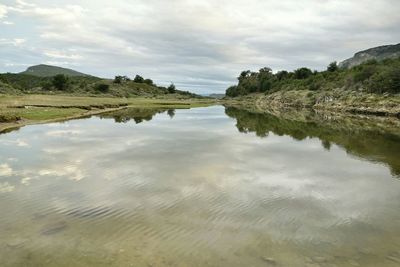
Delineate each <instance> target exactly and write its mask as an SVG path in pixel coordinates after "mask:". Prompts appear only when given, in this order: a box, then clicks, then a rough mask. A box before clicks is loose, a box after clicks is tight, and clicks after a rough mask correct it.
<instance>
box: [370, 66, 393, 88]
mask: <svg viewBox="0 0 400 267" xmlns="http://www.w3.org/2000/svg"><path fill="white" fill-rule="evenodd" d="M368 90H369V91H370V92H374V93H400V69H398V68H397V69H389V70H385V71H383V72H381V73H376V74H375V75H373V76H372V77H371V80H370V82H369V84H368Z"/></svg>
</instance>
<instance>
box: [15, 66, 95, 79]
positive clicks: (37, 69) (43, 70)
mask: <svg viewBox="0 0 400 267" xmlns="http://www.w3.org/2000/svg"><path fill="white" fill-rule="evenodd" d="M20 74H27V75H33V76H38V77H51V76H55V75H57V74H64V75H66V76H69V77H85V76H90V75H87V74H84V73H81V72H78V71H75V70H72V69H67V68H62V67H57V66H51V65H45V64H40V65H35V66H31V67H29V68H27V69H26V70H25V71H23V72H21V73H20Z"/></svg>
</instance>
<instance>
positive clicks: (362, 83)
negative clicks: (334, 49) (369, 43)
mask: <svg viewBox="0 0 400 267" xmlns="http://www.w3.org/2000/svg"><path fill="white" fill-rule="evenodd" d="M399 74H400V58H397V59H385V60H382V61H379V62H378V61H376V60H370V61H367V62H365V63H363V64H360V65H358V66H355V67H353V68H351V69H339V68H338V66H337V64H336V62H333V63H331V64H329V66H328V67H327V70H326V71H322V72H318V71H314V72H313V71H311V70H310V69H308V68H304V67H303V68H299V69H297V70H295V71H293V72H288V71H279V72H277V73H275V74H274V73H272V70H271V69H270V68H267V67H266V68H262V69H260V70H259V71H258V72H251V71H249V70H247V71H243V72H242V73H241V74H240V75H239V77H238V84H237V85H235V86H231V87H229V88H228V89H227V90H226V95H227V96H230V97H236V96H243V95H247V94H251V93H266V94H269V93H273V92H277V91H290V90H311V91H330V90H334V89H338V88H343V89H344V90H350V91H352V90H353V91H365V92H368V93H378V94H382V93H391V94H397V93H400V75H399Z"/></svg>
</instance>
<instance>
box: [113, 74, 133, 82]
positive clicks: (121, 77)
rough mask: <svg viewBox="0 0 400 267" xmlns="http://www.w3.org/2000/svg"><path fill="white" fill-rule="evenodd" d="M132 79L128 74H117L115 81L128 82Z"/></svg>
mask: <svg viewBox="0 0 400 267" xmlns="http://www.w3.org/2000/svg"><path fill="white" fill-rule="evenodd" d="M130 80H131V79H129V77H128V76H120V75H118V76H115V78H114V83H123V82H127V81H130Z"/></svg>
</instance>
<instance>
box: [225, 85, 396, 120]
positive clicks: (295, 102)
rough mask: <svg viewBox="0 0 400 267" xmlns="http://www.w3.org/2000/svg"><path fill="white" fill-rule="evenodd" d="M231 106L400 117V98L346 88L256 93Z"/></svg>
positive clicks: (228, 102) (227, 101)
mask: <svg viewBox="0 0 400 267" xmlns="http://www.w3.org/2000/svg"><path fill="white" fill-rule="evenodd" d="M224 103H225V104H226V105H228V106H236V107H241V108H246V109H248V108H251V109H256V110H259V111H268V110H274V109H284V108H311V109H314V110H322V111H330V112H338V113H348V114H364V115H376V116H390V117H398V118H400V95H398V94H372V93H365V92H362V91H347V90H342V89H336V90H329V91H311V90H290V91H278V92H274V93H270V94H263V93H256V94H249V95H245V96H240V97H234V98H226V99H225V100H224Z"/></svg>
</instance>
